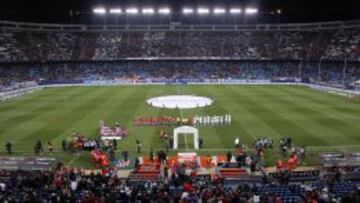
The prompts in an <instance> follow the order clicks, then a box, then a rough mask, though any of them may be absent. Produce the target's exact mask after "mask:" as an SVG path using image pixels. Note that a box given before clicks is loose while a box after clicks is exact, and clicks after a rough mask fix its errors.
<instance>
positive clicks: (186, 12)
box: [182, 8, 194, 15]
mask: <svg viewBox="0 0 360 203" xmlns="http://www.w3.org/2000/svg"><path fill="white" fill-rule="evenodd" d="M182 12H183V14H185V15H188V14H193V13H194V9H192V8H184V9H183V11H182Z"/></svg>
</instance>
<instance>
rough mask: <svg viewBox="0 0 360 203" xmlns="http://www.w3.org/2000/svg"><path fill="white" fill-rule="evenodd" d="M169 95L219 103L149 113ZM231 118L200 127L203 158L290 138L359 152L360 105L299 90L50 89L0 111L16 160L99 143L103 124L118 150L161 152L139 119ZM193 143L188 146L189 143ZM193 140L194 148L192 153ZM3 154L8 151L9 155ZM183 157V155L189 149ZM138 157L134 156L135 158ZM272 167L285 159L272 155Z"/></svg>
mask: <svg viewBox="0 0 360 203" xmlns="http://www.w3.org/2000/svg"><path fill="white" fill-rule="evenodd" d="M170 94H195V95H200V96H207V97H210V98H212V99H214V100H215V103H214V104H213V105H211V106H209V107H205V108H199V109H192V110H182V111H180V110H164V109H158V108H154V107H149V106H147V105H146V104H145V100H146V99H147V98H150V97H154V96H160V95H170ZM226 113H230V114H231V115H232V118H233V119H232V124H231V125H230V126H222V127H202V128H201V129H200V136H201V137H202V138H203V140H204V146H203V147H204V148H203V149H202V150H201V151H200V152H199V153H203V154H206V153H211V154H215V153H222V152H226V151H227V150H228V149H230V148H233V145H234V144H233V141H234V139H235V138H236V137H240V140H241V142H242V143H244V142H245V143H247V144H250V143H251V142H252V141H253V140H254V137H260V136H264V135H266V136H269V137H272V138H273V139H274V141H275V144H278V142H279V139H280V138H281V137H283V136H291V137H292V138H293V143H294V144H295V145H307V146H310V147H309V149H310V150H313V151H315V152H316V151H327V150H330V151H333V150H337V149H340V150H348V149H349V150H351V151H354V150H359V149H360V147H359V146H360V143H359V142H360V135H359V133H360V102H359V101H358V100H350V99H347V98H345V97H343V96H338V95H333V94H329V93H324V92H317V91H314V90H311V89H309V88H306V87H300V86H274V85H271V86H269V85H263V86H251V85H249V86H236V85H206V86H205V85H199V86H120V87H64V88H47V89H44V90H43V91H40V92H36V93H32V94H29V95H25V96H23V97H20V98H16V99H14V100H12V101H8V102H5V103H1V104H0V143H1V145H2V146H1V147H2V149H3V150H4V147H3V146H4V144H5V143H6V141H10V142H12V143H13V150H14V151H16V154H32V150H33V146H34V144H35V142H36V140H42V141H43V144H44V145H46V142H47V141H51V142H52V143H53V144H54V145H55V149H56V150H57V151H61V150H60V148H61V147H60V146H61V140H62V139H64V138H65V137H66V136H68V135H70V133H71V132H72V131H79V132H82V133H84V134H85V135H86V136H89V137H95V136H97V130H98V124H99V120H104V121H105V122H106V123H111V124H114V123H115V121H119V122H120V123H121V124H122V125H124V126H125V127H126V129H127V130H128V131H129V137H128V138H127V139H125V140H122V141H120V142H119V144H118V148H119V149H118V151H119V152H120V151H121V150H123V149H126V150H130V151H135V150H136V143H135V140H136V139H139V140H141V141H142V146H143V153H144V154H147V153H148V151H149V149H150V148H153V149H160V148H162V147H163V146H164V144H163V143H162V142H161V141H160V139H159V136H158V135H159V132H160V130H164V129H165V130H167V131H168V132H169V133H170V134H171V133H172V129H171V128H169V127H167V128H159V127H134V126H133V124H132V120H133V118H134V117H136V116H157V115H170V116H180V115H181V114H183V115H184V116H187V115H215V114H218V115H220V114H221V115H222V114H226ZM188 141H189V140H188ZM191 143H192V140H191V141H189V143H186V144H187V145H188V148H189V150H191V149H192V146H191ZM3 150H2V151H3ZM182 150H185V148H183V149H182ZM131 154H132V155H135V152H131ZM54 156H57V157H59V158H61V159H63V160H64V162H65V164H68V165H75V166H85V167H89V166H91V165H90V163H89V154H88V153H82V154H76V155H74V154H67V153H62V152H56V153H54ZM266 156H267V158H268V160H269V161H268V163H269V162H270V163H273V161H274V159H276V158H277V157H278V156H279V155H278V153H277V150H274V151H272V153H268V154H267V155H266Z"/></svg>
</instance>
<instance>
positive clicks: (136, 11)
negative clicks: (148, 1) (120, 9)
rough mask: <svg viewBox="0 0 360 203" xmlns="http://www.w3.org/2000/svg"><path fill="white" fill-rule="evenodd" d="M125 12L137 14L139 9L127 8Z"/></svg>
mask: <svg viewBox="0 0 360 203" xmlns="http://www.w3.org/2000/svg"><path fill="white" fill-rule="evenodd" d="M125 12H126V14H132V15H134V14H138V13H139V10H138V9H137V8H127V9H126V11H125Z"/></svg>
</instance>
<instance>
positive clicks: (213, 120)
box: [193, 114, 231, 126]
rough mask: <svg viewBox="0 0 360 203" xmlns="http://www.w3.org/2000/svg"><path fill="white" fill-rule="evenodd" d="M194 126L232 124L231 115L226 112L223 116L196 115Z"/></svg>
mask: <svg viewBox="0 0 360 203" xmlns="http://www.w3.org/2000/svg"><path fill="white" fill-rule="evenodd" d="M193 122H194V123H193V124H194V126H218V125H225V124H231V115H230V114H225V115H221V116H195V117H194V118H193Z"/></svg>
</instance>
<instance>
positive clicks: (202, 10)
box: [197, 7, 210, 15]
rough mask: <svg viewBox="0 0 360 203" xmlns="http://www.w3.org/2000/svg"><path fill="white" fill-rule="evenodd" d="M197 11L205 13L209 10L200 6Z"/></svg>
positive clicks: (200, 13)
mask: <svg viewBox="0 0 360 203" xmlns="http://www.w3.org/2000/svg"><path fill="white" fill-rule="evenodd" d="M197 13H198V14H199V15H207V14H209V13H210V10H209V9H208V8H204V7H200V8H198V10H197Z"/></svg>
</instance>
